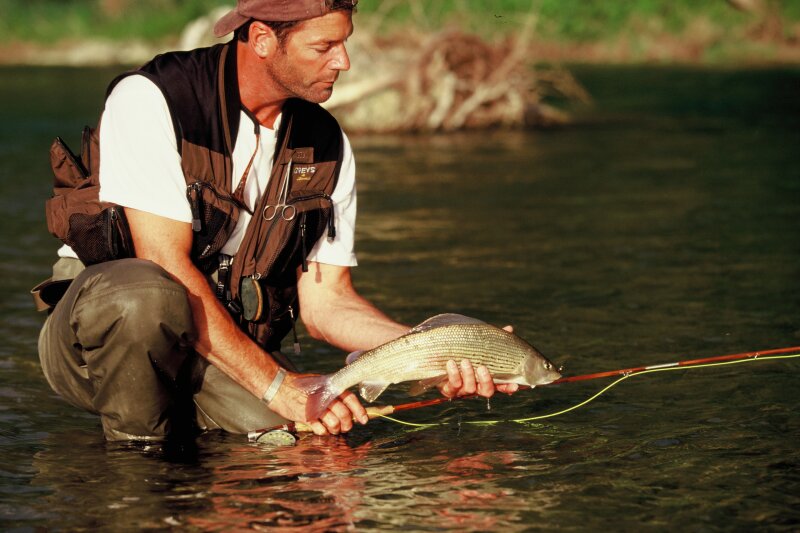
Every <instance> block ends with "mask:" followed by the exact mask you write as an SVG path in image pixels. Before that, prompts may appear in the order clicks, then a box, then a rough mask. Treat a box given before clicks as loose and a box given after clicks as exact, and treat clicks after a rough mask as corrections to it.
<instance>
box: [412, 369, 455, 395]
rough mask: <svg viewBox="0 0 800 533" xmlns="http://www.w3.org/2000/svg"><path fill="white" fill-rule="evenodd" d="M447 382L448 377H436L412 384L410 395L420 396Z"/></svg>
mask: <svg viewBox="0 0 800 533" xmlns="http://www.w3.org/2000/svg"><path fill="white" fill-rule="evenodd" d="M445 381H447V375H446V374H445V375H443V376H435V377H432V378H427V379H421V380H419V381H417V382H415V383H412V384H411V387H409V389H408V394H410V395H411V396H419V395H420V394H422V393H424V392H426V391H428V390H429V389H431V388H433V387H436V386H438V385H439V384H440V383H444V382H445Z"/></svg>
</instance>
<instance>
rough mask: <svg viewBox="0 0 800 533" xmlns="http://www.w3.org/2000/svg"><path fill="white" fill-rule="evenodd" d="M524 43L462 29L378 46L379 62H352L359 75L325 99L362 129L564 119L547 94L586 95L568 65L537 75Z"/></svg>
mask: <svg viewBox="0 0 800 533" xmlns="http://www.w3.org/2000/svg"><path fill="white" fill-rule="evenodd" d="M526 44H527V43H526V41H525V40H524V39H519V38H507V39H506V40H504V41H503V42H501V43H498V44H495V45H492V44H489V43H486V42H485V41H483V40H481V39H480V38H478V37H475V36H472V35H466V34H463V33H461V32H447V33H443V34H439V35H435V36H433V37H430V38H429V39H428V40H427V42H426V43H425V44H424V45H423V46H422V47H413V46H408V45H403V44H397V45H395V46H393V47H392V48H393V50H390V51H388V53H385V54H384V53H382V52H379V53H377V54H376V56H377V57H378V60H377V61H376V62H373V63H371V64H368V65H359V68H357V67H356V66H355V65H354V69H353V70H354V72H353V76H352V77H351V78H355V79H348V80H347V81H346V82H344V83H342V82H340V84H341V85H337V87H336V89H335V90H334V98H332V99H331V101H330V102H329V103H328V104H327V105H326V107H328V108H329V109H330V110H331V111H332V112H333V113H334V114H335V115H336V116H337V117H338V118H339V119H340V121H341V122H342V123H343V125H344V126H345V127H346V129H349V130H358V131H378V132H381V131H383V132H385V131H453V130H459V129H465V128H487V127H495V126H505V127H520V126H525V125H531V123H532V122H533V123H535V124H537V125H543V124H544V125H552V124H554V123H562V122H564V121H565V120H566V118H565V116H564V115H563V114H562V113H560V112H558V111H556V110H555V109H553V108H550V107H548V106H545V105H543V104H542V103H541V97H542V95H543V94H544V93H545V92H553V91H555V92H559V93H562V94H564V95H566V96H568V97H577V98H580V99H587V98H588V95H586V93H585V91H583V89H582V88H581V87H580V86H579V85H577V83H576V82H575V81H574V79H572V77H571V76H569V75H568V74H567V73H565V72H557V71H549V72H547V73H545V75H544V77H543V79H542V80H541V81H539V80H538V75H537V74H536V72H535V71H534V70H533V68H532V67H531V65H530V62H529V58H528V57H527V46H526ZM380 57H386V58H389V59H388V60H384V61H381V60H380ZM378 73H384V74H378Z"/></svg>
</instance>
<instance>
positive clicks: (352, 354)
mask: <svg viewBox="0 0 800 533" xmlns="http://www.w3.org/2000/svg"><path fill="white" fill-rule="evenodd" d="M363 353H364V350H356V351H355V352H350V353H349V354H348V355H347V359H345V360H344V364H346V365H349V364H350V363H352V362H353V361H355V360H356V359H358V358H359V357H361V355H362V354H363Z"/></svg>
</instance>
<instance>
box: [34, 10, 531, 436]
mask: <svg viewBox="0 0 800 533" xmlns="http://www.w3.org/2000/svg"><path fill="white" fill-rule="evenodd" d="M355 3H356V0H332V1H327V2H322V1H320V0H295V1H293V2H285V1H281V0H239V2H238V4H237V7H236V8H235V9H234V10H233V11H231V12H230V13H229V14H227V15H226V16H225V17H223V18H222V19H220V21H219V22H218V23H217V24H216V26H215V33H216V34H217V36H222V35H226V34H228V33H230V32H236V33H235V38H234V39H233V40H232V41H231V42H230V43H227V44H225V45H218V46H216V47H212V48H208V49H199V50H194V51H190V52H185V53H173V54H164V55H162V56H158V57H156V58H154V60H153V61H151V62H150V63H148V64H147V65H145V66H144V67H142V69H140V70H139V71H137V72H135V73H133V74H132V75H123V76H121V77H120V78H118V79H117V80H115V81H114V82H112V84H111V87H110V89H109V95H108V98H107V101H106V106H105V110H104V113H103V119H102V127H101V128H100V134H99V145H100V167H99V175H100V178H99V179H100V188H99V191H100V192H99V194H100V200H102V201H105V202H110V203H112V205H116V206H122V207H124V211H123V212H122V213H119V212H118V211H113V210H112V211H109V212H111V213H112V215H111V218H110V219H109V218H106V219H103V220H112V221H116V222H115V224H116V225H112V226H111V228H112V230H113V231H114V233H113V235H114V239H111V238H109V240H113V241H114V243H116V242H117V240H118V239H121V240H120V242H121V243H123V244H124V243H125V242H127V241H126V239H129V240H130V245H132V247H133V252H135V258H124V257H125V255H114V256H111V257H112V258H115V257H123V258H122V259H119V260H115V261H103V262H99V263H98V264H93V265H91V266H88V267H87V268H85V269H84V270H82V271H80V273H78V274H77V276H75V279H74V281H73V282H72V283H71V285H70V286H69V289H68V290H67V291H66V293H65V294H64V296H63V298H62V299H61V300H60V301H59V303H58V304H57V305H56V306H55V308H54V309H53V311H52V313H51V315H50V316H49V317H48V320H47V322H46V324H45V327H44V328H43V330H42V334H41V336H40V342H39V351H40V358H41V362H42V368H43V370H44V373H45V376H46V377H47V379H48V382H49V383H50V385H51V386H52V387H53V389H54V390H55V391H56V392H58V393H59V394H61V395H62V396H63V397H64V398H66V399H67V400H68V401H70V402H71V403H73V404H75V405H77V406H80V407H83V408H85V409H87V410H89V411H92V412H95V413H98V414H99V415H100V417H101V420H102V423H103V428H104V432H105V436H106V438H107V439H109V440H122V439H137V440H152V439H161V438H164V437H165V436H169V435H171V434H177V433H180V432H183V431H186V430H187V427H189V428H190V429H193V428H195V427H196V428H199V429H201V430H206V429H216V428H221V429H224V430H227V431H231V432H247V431H251V430H255V429H258V428H263V427H268V426H271V425H276V424H279V423H282V422H284V421H286V420H292V421H305V418H306V415H305V413H306V410H305V408H306V401H307V391H304V390H302V389H301V388H300V387H299V386H298V384H297V383H298V378H299V377H301V376H300V374H298V373H296V372H293V371H291V370H292V369H293V367H292V365H291V363H290V362H289V361H288V360H286V359H285V358H284V357H283V356H282V355H281V354H280V353H279V352H278V350H279V348H280V340H281V338H282V337H283V336H284V335H286V334H287V333H288V332H289V331H290V330H291V329H292V328H293V327H294V320H295V319H296V318H297V316H296V312H297V309H298V306H299V310H300V311H299V314H300V318H301V319H302V320H303V323H304V324H305V326H306V328H307V330H308V332H309V333H310V335H311V336H313V337H314V338H316V339H321V340H324V341H326V342H328V343H330V344H332V345H334V346H337V347H339V348H342V349H344V350H351V351H352V350H358V349H368V348H371V347H374V346H377V345H379V344H382V343H384V342H387V341H389V340H391V339H394V338H396V337H398V336H399V335H402V334H404V333H406V332H407V331H408V326H405V325H402V324H399V323H397V322H394V321H392V320H391V319H389V318H388V317H387V316H386V315H384V314H383V313H382V312H381V311H379V310H378V309H377V308H375V307H374V306H373V305H372V304H370V303H369V302H368V301H367V300H365V299H364V298H362V297H361V296H360V295H359V294H358V293H357V292H356V291H355V289H354V287H353V285H352V282H351V278H350V267H351V266H354V265H355V258H354V255H353V227H354V220H355V205H356V199H355V182H354V179H355V168H354V162H353V157H352V153H351V149H350V145H349V142H348V140H347V137H346V136H345V135H344V134H343V133H342V132H341V130H340V129H339V127H338V125H337V124H336V122H335V120H333V118H332V117H331V116H330V115H329V114H327V112H325V111H324V110H322V108H320V107H319V106H318V105H316V104H319V103H321V102H324V101H325V100H327V99H328V98H329V97H330V95H331V93H332V91H333V85H334V83H335V81H336V79H337V77H338V75H339V72H340V71H345V70H347V69H348V68H349V66H350V63H349V58H348V55H347V51H346V49H345V41H346V40H347V38H348V37H349V36H350V34H351V33H352V31H353V25H352V11H353V8H354V4H355ZM115 213H116V214H115ZM125 223H127V226H128V227H129V232H128V231H127V230H126V228H125ZM128 233H129V237H128ZM67 242H71V243H72V244H73V248H75V250H70V249H69V248H64V249H62V250H61V251H60V255H61V257H62V258H61V259H60V260H59V262H58V263H57V264H56V266H55V267H54V278H55V277H62V278H63V277H71V276H70V275H64V274H63V272H59V270H60V271H64V270H66V271H69V273H70V274H72V273H74V272H75V271H79V270H81V267H82V266H83V265H82V264H81V263H80V262H79V261H78V260H77V259H76V258H75V253H73V252H77V256H78V257H82V258H84V257H86V256H85V252H83V255H82V252H81V251H80V250H79V248H81V247H85V243H84V242H83V241H82V240H80V239H77V240H76V239H73V240H72V241H69V240H68V241H67ZM113 248H114V251H115V252H116V251H118V248H119V247H118V246H117V245H116V244H115V245H114V246H113ZM122 248H125V246H122ZM130 255H133V254H130ZM231 258H232V259H231ZM84 262H86V263H88V262H89V261H84ZM196 354H199V355H200V356H202V357H197V356H196ZM279 362H280V364H279ZM287 369H288V370H289V371H287ZM500 387H502V390H504V391H505V392H513V390H515V389H516V386H515V385H503V386H500ZM440 390H441V392H442V394H444V395H446V396H456V395H463V394H473V393H475V392H477V393H479V394H481V395H484V396H487V397H488V396H491V395H492V394H493V393H494V391H495V386H494V384H493V382H492V379H491V376H490V375H489V373H488V371H487V370H486V369H485V368H478V369H477V371H475V370H473V368H472V367H471V366H470V365H469V363H468V362H463V363H461V365H460V366H458V365H456V363H455V362H452V361H451V362H450V363H449V364H448V379H447V381H446V383H444V384H443V385H441V386H440ZM354 420H356V421H358V422H360V423H362V424H364V423H366V422H367V420H368V418H367V414H366V411H365V410H364V408H363V406H362V405H361V404H360V402H359V401H358V399H357V397H356V396H355V395H354V394H353V393H352V392H349V391H347V392H344V393H343V394H341V396H340V397H339V398H338V399H337V400H336V401H334V402H333V404H332V405H330V406H329V407H328V409H327V410H326V411H325V412H324V414H323V415H322V416H321V417H320V418H319V419H318V420H311V421H308V422H310V423H311V426H312V428H313V430H314V432H315V433H317V434H319V435H323V434H339V433H341V432H346V431H349V430H350V429H351V428H352V426H353V421H354ZM189 422H191V424H189Z"/></svg>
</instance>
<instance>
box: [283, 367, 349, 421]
mask: <svg viewBox="0 0 800 533" xmlns="http://www.w3.org/2000/svg"><path fill="white" fill-rule="evenodd" d="M294 385H295V386H296V387H297V388H298V389H300V390H301V391H302V392H304V393H305V394H306V396H308V399H307V400H306V421H309V422H310V421H312V420H317V419H318V418H319V417H321V416H322V413H324V412H325V409H327V408H328V406H329V405H330V404H331V403H332V402H333V400H335V399H336V397H337V396H339V394H341V393H342V391H337V390H336V389H334V387H333V385H332V384H331V378H330V376H304V377H301V378H298V379H297V380H296V381H295V382H294Z"/></svg>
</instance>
